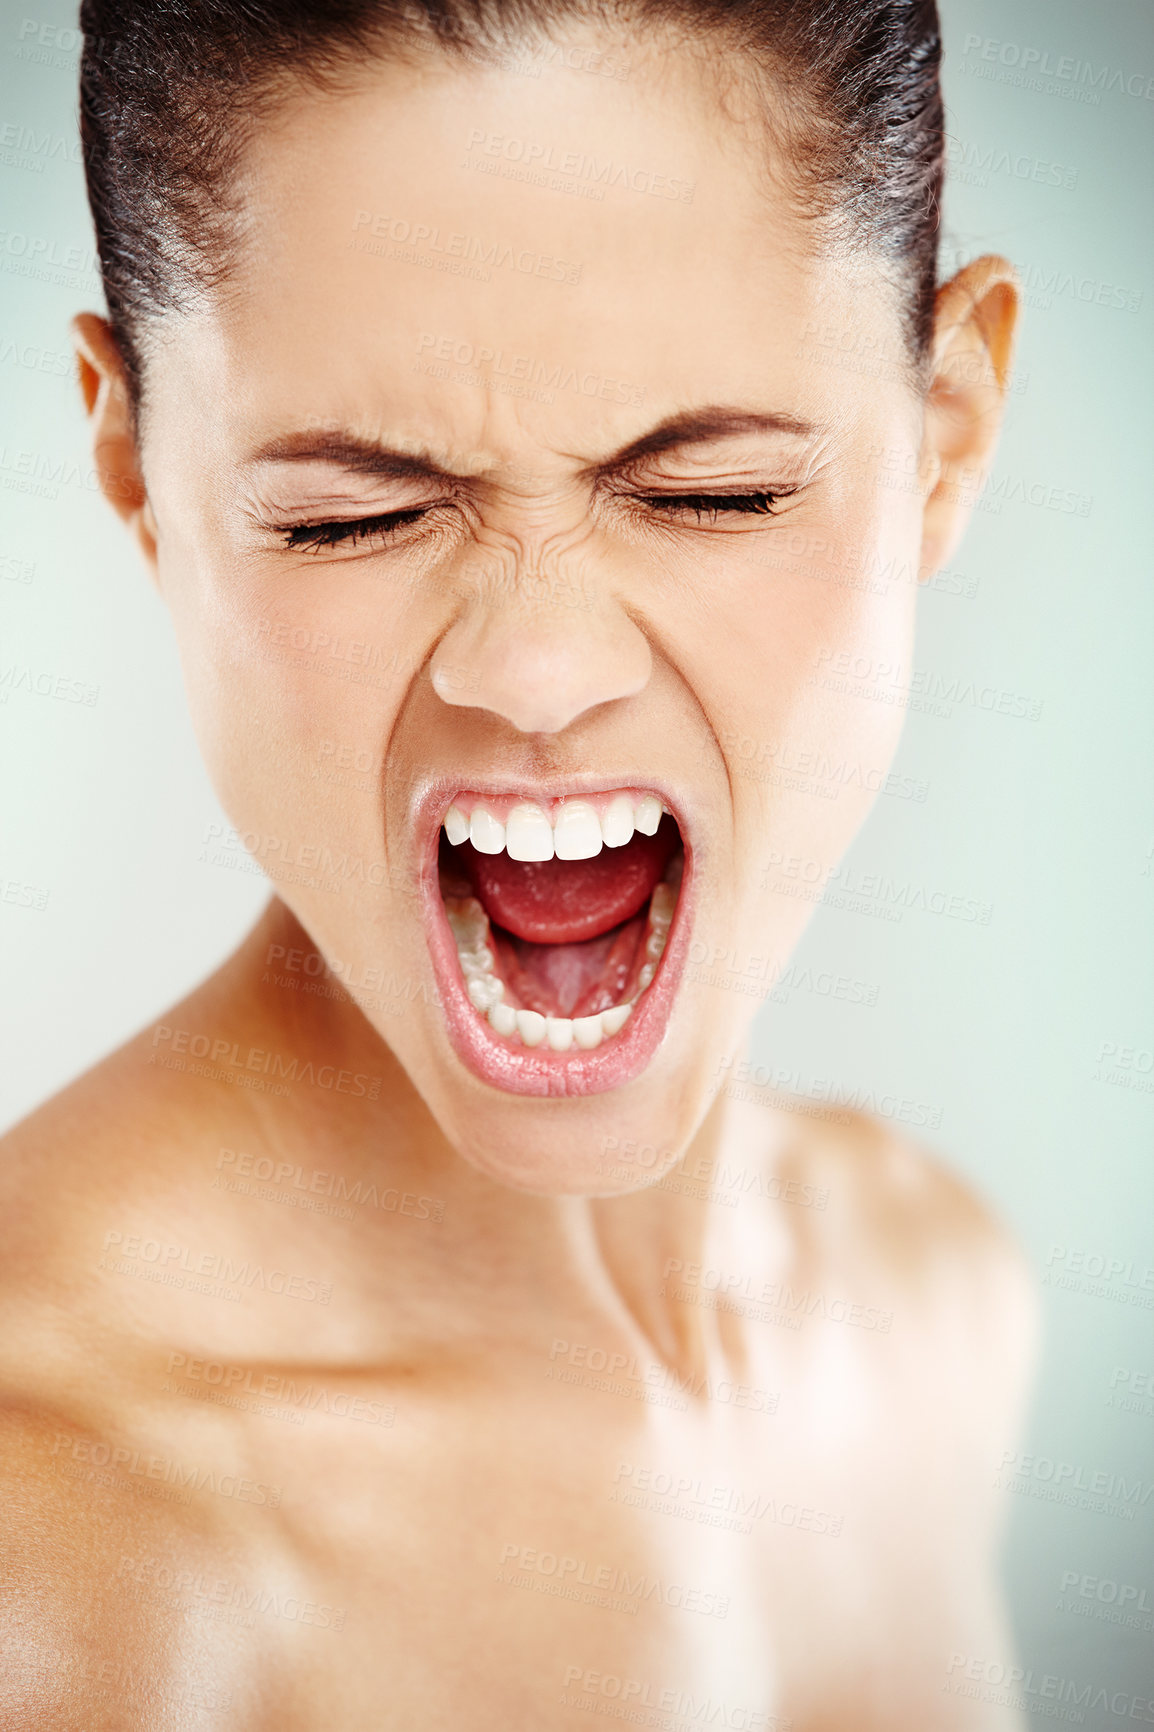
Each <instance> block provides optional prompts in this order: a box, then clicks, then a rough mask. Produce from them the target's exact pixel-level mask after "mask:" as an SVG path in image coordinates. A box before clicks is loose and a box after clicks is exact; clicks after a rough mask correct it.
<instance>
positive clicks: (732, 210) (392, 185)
mask: <svg viewBox="0 0 1154 1732" xmlns="http://www.w3.org/2000/svg"><path fill="white" fill-rule="evenodd" d="M627 71H628V76H627V77H625V78H621V79H618V78H609V77H605V76H602V75H598V74H596V73H590V72H589V71H586V70H574V69H573V68H572V67H571V66H569V65H567V64H566V62H565V60H564V59H563V58H562V57H556V58H554V59H552V60H550V59H549V58H548V57H544V58H541V59H539V60H537V61H532V62H516V61H514V62H512V63H505V64H504V65H503V66H500V67H496V66H495V67H482V66H479V65H477V64H475V63H470V62H457V61H450V60H448V59H446V58H445V57H443V56H440V55H437V56H433V57H430V58H428V59H427V60H425V59H423V60H422V61H420V62H419V63H418V64H413V63H411V62H407V61H389V60H381V61H377V62H373V63H371V64H370V65H368V66H365V67H362V68H359V69H357V70H356V71H355V73H354V74H353V75H352V78H351V80H350V83H349V84H348V85H347V86H345V87H343V88H341V89H340V90H339V91H337V92H331V91H326V92H318V91H316V90H314V89H311V88H302V89H297V90H295V91H294V92H293V93H292V94H291V95H290V96H288V97H287V98H286V99H285V101H284V102H283V103H282V104H281V105H280V106H279V107H278V108H277V109H276V111H275V112H274V113H273V115H272V116H271V118H270V119H269V120H268V121H267V122H266V123H265V124H263V125H262V126H261V127H260V128H259V129H258V131H257V134H256V136H255V138H254V140H253V143H252V146H251V149H250V151H249V153H248V156H247V158H246V162H245V170H244V176H243V184H242V193H243V202H244V213H245V225H244V241H243V245H242V247H241V249H240V253H239V257H238V261H237V265H236V268H235V270H234V271H233V272H232V274H231V276H230V278H229V285H228V293H227V295H225V296H222V297H219V298H213V299H212V300H211V302H210V303H209V305H208V306H207V307H206V310H205V312H204V313H203V315H201V316H200V317H199V318H198V320H196V321H194V325H195V326H196V327H197V329H198V330H199V335H200V338H201V343H200V351H201V352H200V355H199V357H198V361H197V365H198V369H199V370H203V367H204V366H205V365H206V364H209V365H211V367H212V368H213V369H214V371H215V375H216V376H215V378H214V381H213V384H214V387H215V388H216V390H217V391H218V393H219V395H218V397H217V401H218V402H219V403H222V404H225V405H227V409H226V415H227V417H228V418H229V420H230V421H231V422H232V424H233V426H234V427H235V429H236V431H237V434H238V437H241V436H244V437H249V436H251V437H260V436H267V435H270V434H273V433H275V432H276V431H277V429H278V427H279V426H280V425H284V426H290V425H291V426H298V425H301V424H302V420H305V419H311V420H312V421H313V422H314V424H315V423H317V422H322V421H332V422H334V423H340V424H341V425H344V426H354V427H359V428H361V429H363V430H364V431H365V432H366V433H368V434H369V435H370V436H372V435H376V434H378V433H379V432H380V431H381V430H382V428H387V430H388V431H389V432H390V434H391V436H392V437H393V439H394V441H396V440H397V439H400V440H402V441H403V440H404V439H405V438H409V439H411V440H412V441H413V442H414V443H419V444H421V445H422V446H424V447H426V448H428V447H432V448H434V449H441V450H443V451H444V452H445V455H446V458H447V459H450V460H452V459H456V458H459V457H460V455H461V449H454V445H456V446H457V447H459V448H464V447H468V448H469V449H475V448H476V447H477V446H478V444H486V443H490V444H493V445H494V447H496V446H498V445H500V444H501V443H502V441H504V442H505V443H506V444H515V443H516V442H517V440H518V439H519V438H522V439H523V438H528V439H530V440H536V441H537V442H539V443H541V444H543V445H546V446H549V447H550V448H554V449H557V450H559V451H561V450H563V451H566V452H572V453H573V454H574V455H579V456H582V457H591V456H595V455H596V449H595V448H596V445H597V441H598V438H599V437H600V436H601V435H602V433H603V434H604V435H605V437H607V438H608V437H610V431H611V442H612V443H614V444H619V443H620V442H621V436H622V429H624V430H625V432H626V433H630V432H632V431H633V430H634V429H635V428H636V430H638V431H640V430H642V429H643V428H644V426H646V425H648V424H650V423H651V422H652V421H653V420H654V418H655V416H656V415H659V414H666V413H670V412H673V411H679V410H682V409H685V408H686V407H690V408H691V407H693V406H694V405H695V404H697V403H701V402H708V403H712V402H718V401H722V402H732V403H735V404H741V403H748V404H750V405H751V406H760V407H764V406H765V405H766V404H767V403H772V406H773V407H775V408H782V409H788V410H790V411H793V412H794V413H797V414H799V415H803V416H809V417H811V418H812V419H814V420H815V421H828V420H830V419H831V418H834V419H836V418H837V416H838V415H839V414H840V415H844V414H845V413H846V412H847V410H848V409H849V407H850V400H851V399H852V398H853V396H854V394H855V388H856V392H857V394H858V395H859V396H860V395H861V394H862V391H861V385H860V381H855V379H854V377H853V375H852V374H851V373H849V372H847V370H846V369H845V368H841V369H840V370H838V369H832V368H830V367H828V366H827V367H825V368H822V367H820V366H818V367H815V366H814V365H813V353H814V334H815V332H818V331H820V330H822V329H824V330H826V331H829V330H836V329H841V328H843V327H845V328H848V327H850V326H854V327H857V328H859V329H860V328H867V327H869V326H871V324H872V325H873V326H874V327H876V329H877V333H878V335H877V336H876V338H875V341H876V342H877V343H878V344H880V345H882V346H883V347H884V346H885V345H887V344H888V346H889V347H890V349H891V350H892V351H893V352H894V354H895V355H896V354H897V352H898V351H899V350H900V334H899V325H898V318H897V308H896V306H895V304H894V301H893V296H892V291H890V290H889V289H888V288H887V286H886V284H885V282H884V279H883V278H882V276H881V273H879V272H877V271H876V270H872V271H871V270H870V268H869V265H868V261H865V260H863V259H856V260H855V259H854V258H852V257H847V256H846V255H844V254H836V253H834V252H833V251H832V250H830V249H828V248H822V247H821V246H819V245H816V244H815V231H814V229H813V227H812V226H811V225H810V224H809V223H808V222H807V221H806V220H805V218H804V217H803V216H802V215H800V214H799V213H798V212H797V211H796V210H795V208H794V207H793V205H792V203H791V200H790V197H789V194H788V192H787V190H786V187H787V185H788V177H787V175H786V174H785V173H784V172H782V173H776V172H775V164H774V162H773V158H772V147H771V146H770V145H769V143H768V140H767V137H766V134H765V131H764V130H763V128H762V127H761V126H760V125H759V124H758V123H757V121H756V119H755V118H754V117H753V116H752V114H751V115H750V118H749V119H748V120H739V119H737V118H736V117H735V116H734V115H733V112H732V109H731V107H730V106H729V105H726V108H723V106H722V104H721V103H720V102H719V101H718V99H717V96H716V94H715V92H714V91H713V90H712V89H711V87H710V82H709V78H708V75H707V73H706V72H705V71H704V70H703V69H702V66H701V64H700V61H699V59H698V58H697V57H696V56H694V55H690V54H687V53H685V52H684V51H682V52H678V51H675V50H671V51H661V52H658V51H656V50H653V49H651V50H649V51H647V52H645V53H644V54H635V55H634V56H633V58H632V59H631V60H630V61H629V62H628V64H627ZM743 106H745V105H743ZM727 110H728V111H727ZM781 166H784V165H781ZM179 347H180V345H179V344H178V345H177V349H178V350H179ZM874 389H875V390H876V383H875V386H874Z"/></svg>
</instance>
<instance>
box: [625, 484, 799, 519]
mask: <svg viewBox="0 0 1154 1732" xmlns="http://www.w3.org/2000/svg"><path fill="white" fill-rule="evenodd" d="M785 498H788V494H786V493H785V492H778V493H651V494H647V495H645V496H643V497H642V498H641V500H640V503H641V504H642V505H647V506H648V507H649V508H650V510H651V511H658V512H665V513H667V514H669V515H670V516H673V515H675V514H677V513H681V512H692V513H693V515H694V516H695V517H696V519H697V521H698V522H699V523H700V522H701V520H702V518H703V517H704V518H708V519H709V521H710V522H711V523H712V522H714V521H716V519H717V517H718V516H720V515H722V514H724V513H727V512H737V513H746V514H752V515H755V516H760V517H770V516H772V514H773V508H774V506H775V505H776V504H777V502H778V500H779V499H785Z"/></svg>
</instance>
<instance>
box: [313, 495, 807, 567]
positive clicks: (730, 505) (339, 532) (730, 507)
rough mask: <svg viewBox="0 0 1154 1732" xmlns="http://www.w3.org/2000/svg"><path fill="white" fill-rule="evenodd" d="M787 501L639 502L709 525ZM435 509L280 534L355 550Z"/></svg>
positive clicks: (672, 498) (318, 548)
mask: <svg viewBox="0 0 1154 1732" xmlns="http://www.w3.org/2000/svg"><path fill="white" fill-rule="evenodd" d="M787 497H788V495H787V494H783V493H769V492H761V493H650V494H645V495H641V496H640V497H639V500H638V502H639V503H640V504H642V505H647V506H649V507H650V509H652V510H655V511H659V512H662V511H663V512H668V513H672V512H674V511H692V512H694V513H695V514H696V517H697V521H698V523H700V522H701V520H702V517H704V516H708V517H709V520H710V522H716V521H717V517H718V514H719V513H722V512H734V513H739V514H743V515H755V516H759V517H772V515H773V508H774V506H775V505H776V504H777V502H778V500H779V499H782V498H787ZM434 509H435V507H433V506H430V505H418V506H414V507H413V508H411V509H410V510H407V511H387V512H383V513H382V514H381V516H379V517H359V518H354V519H352V520H350V521H349V522H334V523H301V524H297V525H296V526H295V527H294V528H292V529H286V530H283V531H282V532H281V533H282V534H283V535H284V542H285V546H286V547H289V548H293V549H295V550H296V551H297V552H301V551H304V552H311V553H321V552H323V551H324V549H325V548H326V547H338V546H341V545H343V544H344V543H346V542H347V543H349V544H350V545H352V546H353V547H355V546H356V545H357V543H358V542H359V541H367V540H369V539H370V537H372V536H374V535H392V534H393V533H395V531H397V530H398V529H404V528H406V527H407V526H408V525H409V524H410V523H417V522H419V521H420V519H421V518H422V517H427V516H428V514H429V512H430V511H432V510H434Z"/></svg>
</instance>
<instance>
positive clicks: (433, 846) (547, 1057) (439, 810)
mask: <svg viewBox="0 0 1154 1732" xmlns="http://www.w3.org/2000/svg"><path fill="white" fill-rule="evenodd" d="M620 785H622V786H623V785H624V784H620ZM470 786H471V787H473V788H474V791H475V792H476V793H478V794H481V795H482V797H483V794H484V790H483V789H482V788H481V787H480V786H476V785H474V784H472V783H470ZM646 786H647V787H649V786H652V784H649V783H647V784H646ZM457 787H458V784H457V783H452V784H447V785H442V786H440V787H437V788H430V789H429V790H428V791H427V792H426V793H425V795H424V796H423V798H422V799H421V801H420V804H419V807H418V810H417V813H416V814H415V816H416V824H417V831H418V835H423V844H424V845H423V847H422V850H421V858H422V861H423V867H422V871H421V881H420V900H421V905H422V908H423V911H424V916H425V930H426V934H427V936H428V942H429V954H430V956H431V958H432V962H433V972H434V974H435V975H436V979H437V988H438V991H439V993H440V997H441V1003H442V1005H443V1006H444V1011H445V1021H446V1023H447V1025H448V1030H449V1040H450V1042H451V1044H452V1047H453V1050H454V1052H455V1053H456V1054H457V1057H458V1058H459V1059H460V1060H461V1062H462V1064H464V1065H466V1066H467V1067H468V1069H469V1070H471V1071H472V1073H473V1075H474V1076H477V1077H480V1079H481V1081H482V1082H487V1083H491V1084H492V1085H493V1087H494V1088H499V1089H503V1090H504V1091H505V1092H506V1093H507V1094H521V1095H554V1096H572V1095H592V1094H603V1093H605V1091H606V1090H608V1089H614V1088H620V1087H621V1085H622V1084H623V1083H627V1082H632V1081H633V1079H634V1077H636V1076H639V1075H640V1073H641V1072H642V1071H643V1070H644V1069H645V1067H646V1065H647V1064H648V1063H649V1061H650V1059H651V1058H652V1057H653V1054H654V1053H655V1052H656V1051H657V1048H658V1047H659V1046H660V1044H661V1041H662V1039H663V1037H664V1035H665V1030H666V1028H667V1026H668V1023H669V1017H670V1014H671V1012H672V1009H673V1000H674V998H675V997H676V994H677V988H678V986H679V985H680V983H681V975H682V972H683V970H684V967H685V959H686V956H687V954H688V950H689V932H690V928H691V925H692V919H691V908H692V892H693V857H692V851H691V849H690V846H689V842H688V840H687V836H686V828H685V823H684V820H683V819H682V816H681V814H680V812H679V811H678V809H677V807H676V805H675V803H674V802H673V801H672V800H671V799H670V798H669V796H668V794H666V793H664V792H663V790H662V789H660V788H658V787H653V792H654V793H655V794H659V795H660V796H661V798H662V799H663V800H665V802H666V804H667V805H668V807H669V809H670V811H672V812H673V815H674V817H675V818H676V819H677V823H678V827H679V828H680V830H681V837H682V842H683V844H684V847H685V875H684V878H683V879H682V884H681V891H680V894H679V896H678V899H677V909H676V912H675V913H674V916H673V924H672V926H671V927H670V931H669V941H668V943H667V944H666V947H665V954H664V956H663V957H662V959H661V964H660V967H659V968H658V970H657V974H656V976H655V978H654V980H653V983H652V985H651V986H650V987H649V988H648V990H647V991H646V992H644V993H643V994H642V995H641V997H640V999H638V1001H637V1005H636V1007H635V1008H634V1011H633V1015H632V1016H631V1017H630V1018H629V1021H628V1022H627V1023H626V1024H625V1027H624V1028H623V1029H622V1030H621V1032H620V1033H619V1034H616V1035H613V1036H612V1038H611V1039H609V1040H608V1041H606V1042H605V1044H604V1045H602V1046H599V1047H596V1048H595V1049H594V1050H593V1051H592V1052H549V1051H548V1050H546V1051H542V1050H541V1048H540V1047H525V1046H515V1045H514V1044H513V1042H512V1041H509V1040H505V1039H504V1037H503V1036H501V1035H499V1034H498V1033H497V1032H496V1030H495V1029H494V1028H491V1027H490V1025H489V1023H488V1022H487V1021H486V1020H485V1018H484V1017H483V1016H481V1015H479V1014H478V1012H477V1011H476V1010H475V1009H474V1008H473V1006H472V1004H471V1003H470V1001H469V998H468V996H467V994H466V992H465V983H464V981H463V979H462V977H461V969H460V965H459V963H458V961H457V947H456V945H455V944H454V942H453V935H452V933H451V932H450V931H449V923H448V920H447V919H446V918H445V905H444V903H443V902H442V900H441V891H440V883H439V879H438V873H437V853H438V847H439V842H440V832H441V824H442V822H443V820H444V816H445V813H446V811H447V810H448V808H449V802H450V800H451V798H452V795H453V794H454V793H456V791H457ZM490 791H491V792H492V793H494V794H496V793H504V792H506V790H497V789H492V790H490ZM507 791H508V792H512V793H518V794H520V793H523V789H520V788H518V789H516V790H507ZM559 791H563V792H565V793H577V792H582V793H601V792H603V791H604V790H603V789H602V788H589V789H578V787H577V786H576V784H575V783H574V782H573V781H569V782H567V783H566V785H565V788H564V789H563V790H559Z"/></svg>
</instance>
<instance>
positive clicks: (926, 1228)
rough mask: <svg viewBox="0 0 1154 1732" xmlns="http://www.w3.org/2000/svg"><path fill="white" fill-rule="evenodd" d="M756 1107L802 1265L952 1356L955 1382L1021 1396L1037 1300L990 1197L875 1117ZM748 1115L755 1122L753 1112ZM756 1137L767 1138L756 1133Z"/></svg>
mask: <svg viewBox="0 0 1154 1732" xmlns="http://www.w3.org/2000/svg"><path fill="white" fill-rule="evenodd" d="M807 1106H808V1103H801V1102H799V1103H797V1109H796V1110H790V1109H788V1108H787V1109H786V1110H780V1109H777V1108H766V1107H760V1106H759V1107H754V1108H753V1109H752V1111H753V1113H754V1115H755V1120H754V1123H755V1124H759V1125H760V1136H761V1138H762V1139H763V1141H764V1146H765V1147H766V1149H767V1151H768V1158H769V1160H770V1162H771V1167H772V1173H773V1182H774V1188H775V1190H776V1193H777V1195H778V1196H779V1197H780V1198H781V1199H782V1200H783V1201H785V1202H786V1203H790V1202H793V1203H795V1204H796V1206H795V1207H793V1208H791V1209H788V1210H787V1211H786V1213H787V1214H788V1217H789V1222H790V1226H791V1229H792V1232H793V1236H794V1240H795V1245H796V1251H797V1256H798V1257H799V1259H800V1260H801V1261H802V1262H803V1263H804V1264H805V1265H806V1266H807V1268H808V1270H809V1272H810V1273H815V1272H817V1271H818V1270H820V1272H821V1275H822V1278H823V1280H825V1281H826V1282H827V1284H829V1285H830V1286H831V1287H833V1286H836V1285H838V1284H839V1283H840V1284H842V1285H844V1286H845V1287H847V1289H850V1290H853V1291H861V1292H863V1293H868V1294H869V1295H870V1296H871V1298H873V1299H874V1301H875V1302H877V1303H884V1304H885V1305H886V1306H887V1307H888V1308H889V1309H890V1310H892V1312H893V1313H894V1315H895V1317H897V1316H899V1315H900V1317H901V1318H902V1320H903V1321H905V1322H907V1323H908V1324H909V1325H910V1329H911V1331H920V1332H921V1333H922V1334H923V1335H924V1337H925V1338H926V1340H927V1341H928V1342H930V1343H936V1344H937V1348H938V1350H939V1352H941V1350H943V1349H946V1351H945V1352H943V1353H942V1358H941V1363H942V1365H943V1370H944V1371H946V1372H949V1371H953V1372H955V1373H956V1374H957V1375H959V1376H967V1375H972V1376H974V1377H976V1378H978V1379H980V1380H981V1382H982V1383H983V1384H984V1385H985V1387H986V1388H987V1389H992V1388H993V1387H994V1386H996V1385H998V1384H1001V1385H1003V1386H1004V1394H1005V1398H1006V1400H1007V1401H1008V1402H1010V1403H1011V1404H1014V1405H1016V1396H1017V1395H1018V1394H1019V1393H1020V1390H1021V1386H1022V1384H1023V1382H1024V1380H1025V1378H1026V1376H1027V1373H1028V1369H1029V1366H1030V1363H1031V1361H1032V1358H1033V1352H1034V1343H1035V1339H1036V1330H1037V1310H1038V1306H1037V1297H1036V1289H1035V1284H1034V1281H1033V1277H1032V1275H1031V1273H1030V1271H1029V1268H1028V1265H1027V1263H1026V1260H1025V1257H1024V1255H1023V1253H1022V1251H1021V1250H1020V1248H1019V1246H1018V1244H1017V1242H1016V1240H1015V1239H1014V1237H1013V1235H1012V1234H1011V1232H1010V1231H1009V1229H1008V1228H1007V1227H1006V1225H1005V1224H1004V1223H1003V1222H1002V1221H1001V1220H1000V1219H999V1218H998V1216H997V1214H996V1213H995V1211H994V1210H993V1209H992V1208H991V1206H990V1205H989V1204H988V1203H987V1202H986V1201H985V1200H984V1199H983V1198H982V1197H981V1196H979V1194H978V1192H977V1191H976V1190H975V1189H974V1188H973V1186H971V1185H970V1184H968V1183H967V1181H966V1180H965V1179H964V1178H963V1177H961V1175H960V1174H958V1173H956V1172H954V1171H952V1170H951V1169H950V1168H949V1167H948V1166H947V1165H946V1164H945V1163H944V1162H943V1161H942V1160H941V1159H940V1158H938V1157H937V1156H936V1155H934V1154H933V1153H932V1152H931V1151H929V1150H928V1149H926V1148H924V1147H922V1146H921V1145H920V1144H918V1143H917V1142H916V1141H915V1140H913V1139H912V1138H908V1137H906V1136H903V1135H902V1134H901V1133H900V1132H899V1131H897V1130H895V1129H893V1128H891V1127H890V1126H889V1125H887V1124H885V1123H883V1122H881V1121H879V1120H877V1119H874V1118H871V1117H869V1116H867V1115H866V1114H864V1113H859V1112H852V1111H832V1110H828V1109H823V1110H822V1112H821V1113H820V1114H816V1113H815V1114H811V1113H809V1112H808V1111H807V1110H806V1108H807ZM746 1110H747V1111H748V1110H750V1109H749V1108H748V1107H747V1108H746ZM751 1131H752V1134H753V1135H755V1136H756V1135H758V1131H757V1130H753V1128H752V1126H751Z"/></svg>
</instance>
